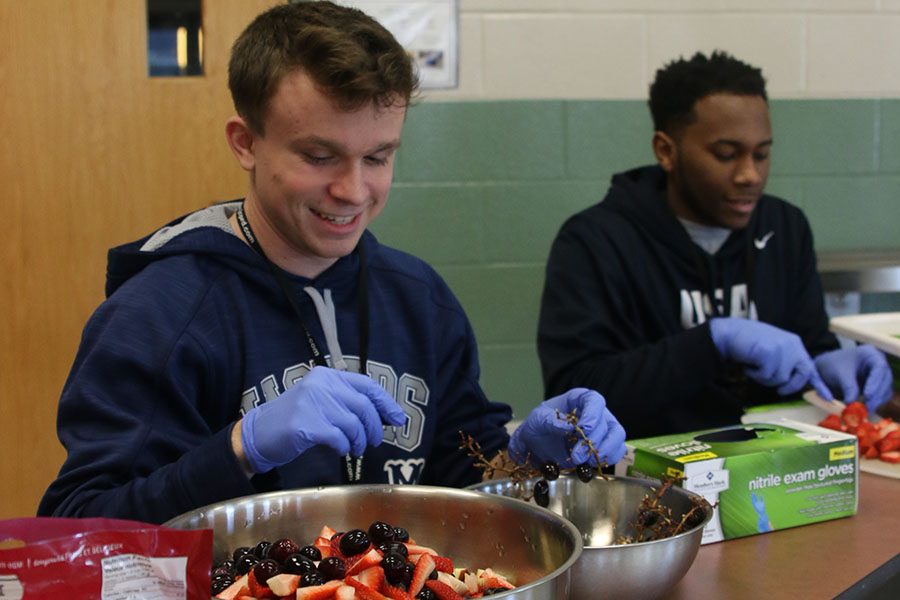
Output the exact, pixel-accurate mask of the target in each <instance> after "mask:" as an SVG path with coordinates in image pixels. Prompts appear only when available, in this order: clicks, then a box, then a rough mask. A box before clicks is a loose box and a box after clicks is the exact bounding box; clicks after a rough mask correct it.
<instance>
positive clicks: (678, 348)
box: [538, 166, 838, 439]
mask: <svg viewBox="0 0 900 600" xmlns="http://www.w3.org/2000/svg"><path fill="white" fill-rule="evenodd" d="M665 189H666V178H665V173H664V172H663V170H662V169H661V168H659V167H658V166H652V167H641V168H638V169H633V170H631V171H627V172H625V173H619V174H617V175H615V176H614V177H613V179H612V186H611V188H610V190H609V192H608V193H607V195H606V198H605V199H604V201H603V202H601V203H599V204H596V205H594V206H591V207H590V208H587V209H586V210H584V211H582V212H580V213H578V214H576V215H574V216H572V217H571V218H569V220H568V221H567V222H566V223H565V224H563V226H562V228H561V230H560V232H559V234H558V235H557V237H556V240H555V241H554V243H553V247H552V249H551V252H550V257H549V259H548V263H547V273H546V281H545V287H544V292H543V298H542V302H541V314H540V323H539V326H538V353H539V355H540V359H541V365H542V369H543V375H544V384H545V387H546V392H547V394H548V395H555V394H558V393H561V392H562V391H564V390H566V389H569V388H570V387H574V386H585V387H590V388H593V389H596V390H597V391H599V392H600V393H601V394H603V395H604V397H606V399H607V402H608V403H609V407H610V409H611V410H612V411H613V413H614V414H615V415H616V416H617V417H618V419H619V420H620V421H621V423H622V425H624V427H625V430H626V432H627V434H628V437H629V439H636V438H642V437H648V436H654V435H662V434H667V433H678V432H684V431H692V430H697V429H703V428H709V427H717V426H721V425H729V424H734V423H737V422H739V420H740V417H741V414H742V413H743V411H744V408H746V407H747V406H750V405H754V404H763V403H768V402H776V401H778V399H779V396H778V395H777V394H776V393H775V391H774V390H771V389H767V388H764V387H762V386H759V385H757V384H755V383H753V382H751V381H749V380H748V379H747V378H746V377H744V376H743V375H742V374H741V371H740V368H739V367H738V366H737V365H733V364H728V363H726V362H724V361H723V360H722V359H721V358H720V357H719V354H718V352H717V350H716V348H715V346H714V345H713V342H712V338H711V336H710V333H709V323H708V318H709V317H711V316H716V315H721V316H735V317H749V318H758V319H759V320H761V321H765V322H767V323H771V324H772V325H775V326H776V327H780V328H782V329H785V330H788V331H792V332H794V333H796V334H798V335H799V336H800V337H801V338H802V339H803V342H804V344H805V345H806V348H807V350H808V351H809V352H810V354H812V355H817V354H820V353H822V352H824V351H826V350H831V349H834V348H836V347H837V346H838V343H837V339H836V338H835V337H834V335H833V334H831V333H830V332H829V331H828V317H827V315H826V313H825V307H824V297H823V293H822V286H821V282H820V281H819V276H818V273H817V272H816V258H815V254H814V252H813V237H812V231H811V230H810V228H809V224H808V222H807V221H806V218H805V217H804V216H803V213H802V212H801V211H800V209H798V208H796V207H794V206H792V205H790V204H788V203H787V202H785V201H784V200H781V199H779V198H775V197H772V196H768V195H763V197H762V198H761V199H760V200H759V203H758V204H757V206H756V209H755V210H754V211H753V215H752V217H751V219H750V223H749V224H748V226H747V227H746V228H744V229H742V230H735V231H733V232H732V233H731V235H730V236H729V237H728V239H727V240H726V241H725V243H724V244H723V245H722V247H721V248H720V249H719V250H718V252H716V253H715V255H710V254H709V253H707V252H705V251H704V250H702V249H701V248H700V247H699V246H697V245H696V244H695V243H694V242H693V241H692V240H691V239H690V237H689V236H688V234H687V232H686V231H685V229H684V227H683V226H682V225H681V223H680V222H679V221H678V220H677V218H676V217H675V215H674V213H673V212H672V211H671V209H670V208H669V206H668V204H667V203H666V199H665ZM711 292H712V293H711ZM710 297H715V298H717V301H716V302H715V303H714V304H711V303H710V302H709V299H710ZM748 298H749V299H752V303H748Z"/></svg>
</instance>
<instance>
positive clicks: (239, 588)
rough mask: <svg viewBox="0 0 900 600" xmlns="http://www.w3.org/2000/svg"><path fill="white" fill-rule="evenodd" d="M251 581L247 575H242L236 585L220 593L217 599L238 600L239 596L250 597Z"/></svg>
mask: <svg viewBox="0 0 900 600" xmlns="http://www.w3.org/2000/svg"><path fill="white" fill-rule="evenodd" d="M249 579H250V578H249V577H248V576H247V575H241V576H240V577H238V578H237V579H236V580H235V582H234V583H232V584H231V585H229V586H228V587H227V588H225V589H224V590H222V591H221V592H219V593H218V594H217V595H216V598H219V599H220V600H236V599H237V598H238V597H239V596H249V595H250V588H249V587H248V586H247V581H248V580H249Z"/></svg>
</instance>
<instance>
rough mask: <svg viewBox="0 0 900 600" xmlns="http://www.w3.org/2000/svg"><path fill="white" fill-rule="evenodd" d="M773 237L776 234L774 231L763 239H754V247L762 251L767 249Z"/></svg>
mask: <svg viewBox="0 0 900 600" xmlns="http://www.w3.org/2000/svg"><path fill="white" fill-rule="evenodd" d="M773 235H775V232H774V231H770V232H769V233H767V234H766V235H764V236H762V237H761V238H756V239H754V240H753V245H754V246H756V249H757V250H762V249H763V248H765V247H766V244H768V243H769V239H770V238H771V237H772V236H773Z"/></svg>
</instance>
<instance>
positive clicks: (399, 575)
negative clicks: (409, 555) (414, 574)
mask: <svg viewBox="0 0 900 600" xmlns="http://www.w3.org/2000/svg"><path fill="white" fill-rule="evenodd" d="M381 568H382V569H384V578H385V579H387V581H388V583H390V584H391V585H397V584H400V583H403V581H404V580H405V579H406V557H404V556H401V555H399V554H397V553H396V552H388V553H387V554H385V555H384V557H382V559H381Z"/></svg>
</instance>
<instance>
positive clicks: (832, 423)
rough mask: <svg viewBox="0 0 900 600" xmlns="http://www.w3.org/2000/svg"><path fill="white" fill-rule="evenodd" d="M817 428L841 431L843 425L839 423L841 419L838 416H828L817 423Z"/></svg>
mask: <svg viewBox="0 0 900 600" xmlns="http://www.w3.org/2000/svg"><path fill="white" fill-rule="evenodd" d="M819 427H827V428H828V429H834V430H836V431H843V430H844V423H843V421H841V418H840V417H839V416H838V415H828V416H827V417H825V418H824V419H822V420H821V421H819Z"/></svg>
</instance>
